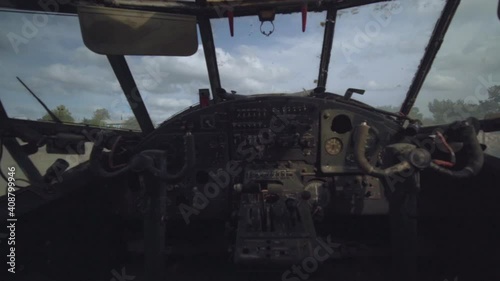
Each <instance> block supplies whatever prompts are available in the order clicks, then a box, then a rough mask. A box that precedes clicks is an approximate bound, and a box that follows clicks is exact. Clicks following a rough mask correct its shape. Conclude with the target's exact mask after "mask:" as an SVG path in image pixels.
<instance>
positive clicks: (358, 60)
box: [212, 0, 445, 111]
mask: <svg viewBox="0 0 500 281" xmlns="http://www.w3.org/2000/svg"><path fill="white" fill-rule="evenodd" d="M444 3H445V1H426V0H420V1H396V2H390V3H377V4H370V5H365V6H362V7H356V8H351V9H344V10H339V11H338V12H337V19H336V23H335V31H334V40H333V47H332V52H331V61H330V67H329V70H328V80H327V87H326V89H327V91H330V92H334V93H338V94H344V92H345V91H346V90H347V89H348V88H361V89H365V90H366V93H365V95H364V96H360V95H354V96H353V98H354V99H357V100H360V101H363V102H365V103H368V104H370V105H373V106H377V107H380V106H385V107H384V108H385V109H389V110H392V111H399V108H400V106H401V104H402V102H403V100H404V98H405V95H406V93H407V91H408V88H409V86H410V84H411V82H412V79H413V77H414V74H415V72H416V70H417V67H418V65H419V63H420V60H421V58H422V56H423V54H424V51H425V47H426V46H427V44H428V42H429V39H430V36H431V34H432V31H433V29H434V26H435V24H436V21H437V19H438V18H439V16H440V15H441V12H442V10H443V7H444ZM325 20H326V12H323V13H309V14H308V18H307V29H306V32H304V33H302V32H301V15H300V14H298V13H296V14H287V15H276V18H275V21H274V28H275V30H274V32H273V33H272V34H271V35H270V36H269V37H267V36H265V35H263V34H261V30H260V26H261V23H260V21H259V19H258V17H256V16H252V17H243V18H236V19H235V21H234V22H235V26H234V37H231V36H230V32H229V26H228V20H227V19H226V18H222V19H213V20H212V28H213V30H214V38H215V44H216V46H217V47H218V50H217V59H218V63H219V72H220V75H221V83H222V86H223V87H226V90H235V91H237V92H238V93H241V94H259V93H294V92H299V91H302V90H303V89H312V88H314V87H316V84H317V79H318V71H319V63H320V57H321V49H322V42H323V36H324V26H325ZM262 29H263V31H265V32H267V31H269V30H271V29H272V25H271V24H270V23H269V22H266V23H264V25H263V26H262Z"/></svg>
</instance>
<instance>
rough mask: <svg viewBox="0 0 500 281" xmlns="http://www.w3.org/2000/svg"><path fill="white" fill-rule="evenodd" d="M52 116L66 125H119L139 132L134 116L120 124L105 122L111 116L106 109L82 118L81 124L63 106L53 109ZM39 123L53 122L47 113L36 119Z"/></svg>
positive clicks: (100, 109)
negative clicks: (66, 123)
mask: <svg viewBox="0 0 500 281" xmlns="http://www.w3.org/2000/svg"><path fill="white" fill-rule="evenodd" d="M51 111H52V113H54V115H55V116H56V117H57V118H59V120H61V121H62V122H68V123H82V124H86V125H91V126H97V127H110V126H113V125H119V126H120V128H123V129H129V130H140V126H139V122H137V119H136V118H135V116H130V117H128V118H127V119H125V121H123V122H122V123H120V124H109V123H108V122H107V121H109V120H110V118H111V115H110V114H109V111H108V110H107V109H106V108H99V109H96V110H95V111H94V113H93V114H92V117H90V118H86V117H85V118H83V119H82V121H81V122H76V121H75V118H74V117H73V115H72V114H71V112H70V111H69V109H68V108H67V107H66V106H64V105H59V106H57V107H56V108H55V109H53V110H51ZM38 120H39V121H53V120H52V117H51V116H50V115H49V114H48V113H47V114H45V115H44V116H42V118H40V119H38Z"/></svg>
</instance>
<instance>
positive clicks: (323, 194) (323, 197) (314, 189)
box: [304, 180, 330, 207]
mask: <svg viewBox="0 0 500 281" xmlns="http://www.w3.org/2000/svg"><path fill="white" fill-rule="evenodd" d="M304 190H306V191H309V193H311V199H310V200H312V201H313V202H316V203H317V204H318V205H320V206H322V207H325V206H326V205H328V202H329V201H330V193H329V192H328V188H326V184H325V182H323V181H320V180H312V181H310V182H308V183H307V185H306V186H305V187H304Z"/></svg>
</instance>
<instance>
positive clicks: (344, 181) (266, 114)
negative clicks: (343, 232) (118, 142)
mask: <svg viewBox="0 0 500 281" xmlns="http://www.w3.org/2000/svg"><path fill="white" fill-rule="evenodd" d="M365 121H366V122H368V123H369V124H370V126H371V127H372V131H371V132H370V137H369V141H368V142H367V144H366V146H367V151H366V153H367V157H368V158H369V159H371V161H372V162H373V163H375V162H377V161H378V157H377V156H378V154H379V152H380V151H381V149H382V148H383V147H384V146H385V145H387V144H389V143H391V142H393V141H394V140H393V138H394V136H395V134H396V132H397V131H398V130H399V128H400V126H399V125H398V124H397V123H396V122H395V121H394V120H393V119H390V118H388V117H386V116H385V115H382V114H380V113H376V112H372V111H368V110H366V109H363V108H360V107H357V106H355V105H350V104H346V103H340V102H336V101H334V100H325V99H319V98H314V97H297V96H286V95H267V96H252V97H248V98H243V99H236V100H230V101H224V102H220V103H218V104H215V105H210V106H206V107H200V106H195V107H192V108H190V109H187V110H186V111H184V112H182V113H180V114H178V115H176V116H174V117H172V118H171V119H169V120H167V121H165V122H164V123H163V124H162V125H161V126H160V127H159V128H158V129H157V130H155V132H154V133H153V134H151V135H150V136H148V137H147V138H146V139H145V140H144V141H143V142H142V144H141V145H140V149H161V150H166V151H167V155H168V156H167V157H168V160H167V161H168V167H167V168H168V169H170V170H171V171H172V172H175V171H176V170H177V169H180V167H182V165H183V161H184V160H183V156H184V155H183V149H182V147H183V136H184V134H185V133H186V132H190V133H191V134H193V136H194V140H195V148H196V164H195V166H194V167H193V168H192V169H191V170H190V172H189V173H190V174H189V175H188V176H187V177H186V179H185V180H184V181H182V182H181V183H179V184H177V185H175V188H178V189H182V192H180V193H181V194H180V195H179V196H177V197H176V198H177V199H176V200H177V202H172V204H173V205H178V204H179V202H184V203H187V204H189V203H192V202H193V196H194V195H195V194H196V192H200V191H201V190H203V188H204V186H207V185H210V184H212V183H214V182H215V183H216V184H217V185H218V186H219V187H222V190H224V191H225V192H222V193H221V194H217V196H214V198H213V199H212V201H221V203H220V204H212V203H210V205H212V206H211V208H215V209H218V210H213V211H214V212H217V213H219V212H223V209H224V208H225V207H227V203H222V202H227V200H228V199H229V197H230V192H226V190H232V189H233V187H234V186H237V185H238V184H246V183H248V182H259V183H261V185H262V186H264V188H266V189H269V190H271V189H273V190H275V191H279V192H281V193H282V194H297V193H298V192H300V190H304V189H306V190H313V191H314V192H312V194H313V197H316V201H317V202H319V201H321V199H320V198H319V197H320V195H319V193H320V191H319V189H318V188H322V187H324V188H327V189H329V190H330V189H331V190H332V192H336V191H337V192H338V193H339V194H343V195H342V196H343V197H345V199H346V200H348V199H349V198H347V197H351V196H353V194H354V193H356V194H357V193H362V194H361V196H360V197H361V198H363V199H362V200H365V199H370V198H372V199H377V198H380V197H381V196H383V191H382V190H381V189H382V188H381V184H380V182H379V181H378V180H376V179H373V178H369V177H368V178H367V177H366V176H363V175H362V173H361V171H360V169H359V167H358V166H357V163H356V162H355V160H354V155H353V132H354V128H355V126H356V125H358V124H360V123H361V122H365ZM362 183H365V184H364V186H363V184H362ZM226 187H231V188H229V189H226ZM175 188H172V189H175ZM368 188H373V192H371V193H370V192H369V194H371V195H370V196H366V195H364V194H367V189H368ZM358 189H359V190H358ZM329 193H330V192H329ZM358 195H359V194H358ZM332 196H333V195H330V194H329V195H328V199H325V200H326V201H330V199H331V197H332ZM356 196H357V195H356ZM325 200H323V201H325ZM349 200H350V199H349ZM326 203H328V202H326ZM337 205H339V204H337ZM217 206H218V207H217ZM347 209H349V210H351V212H352V210H353V208H352V206H350V207H346V210H347ZM359 212H360V213H363V210H359ZM204 213H208V212H204Z"/></svg>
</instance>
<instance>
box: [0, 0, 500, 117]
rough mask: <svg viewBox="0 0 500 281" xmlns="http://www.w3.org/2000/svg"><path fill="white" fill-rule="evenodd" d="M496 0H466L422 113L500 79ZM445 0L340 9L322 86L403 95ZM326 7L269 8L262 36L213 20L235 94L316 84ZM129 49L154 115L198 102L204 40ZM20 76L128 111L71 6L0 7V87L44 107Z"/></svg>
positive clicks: (45, 94) (388, 97)
mask: <svg viewBox="0 0 500 281" xmlns="http://www.w3.org/2000/svg"><path fill="white" fill-rule="evenodd" d="M496 2H497V1H491V0H462V3H461V6H460V7H459V10H458V12H457V14H456V16H455V19H454V20H453V22H452V25H451V27H450V30H449V31H448V34H447V35H446V37H445V40H444V43H443V46H442V48H441V50H440V53H439V54H438V57H437V58H436V61H435V63H434V66H433V68H432V70H431V72H430V74H429V76H428V78H427V81H426V83H425V85H424V88H423V89H422V91H421V94H420V97H419V98H418V99H417V106H419V107H420V109H421V110H422V111H424V113H427V114H428V111H427V110H426V108H427V103H428V102H429V101H431V100H433V99H434V98H438V99H447V98H449V99H458V98H463V99H467V100H468V101H470V102H474V101H475V100H477V99H482V98H484V97H485V93H486V88H485V87H484V86H483V85H486V86H488V85H489V86H492V85H494V84H500V56H499V55H498V53H499V51H498V46H500V21H499V20H498V18H497V17H496V5H498V3H496ZM443 5H444V2H443V1H442V0H436V1H432V0H418V1H399V2H398V1H395V2H391V3H389V4H387V5H386V6H383V5H381V4H376V5H370V6H369V7H365V8H361V9H350V10H345V11H342V12H341V14H340V16H339V18H338V20H337V23H336V30H335V39H334V46H333V50H332V60H331V63H330V69H329V76H328V84H327V90H328V91H331V92H336V93H339V94H343V93H344V92H345V90H346V89H347V88H349V87H353V88H363V89H366V93H365V95H364V96H361V97H360V96H357V98H358V99H360V100H362V101H363V102H366V103H369V104H372V105H376V106H379V105H400V104H401V102H402V101H403V99H404V96H405V94H406V92H407V90H408V87H409V85H410V83H411V80H412V78H413V74H414V72H415V70H416V68H417V66H418V64H419V62H420V59H421V57H422V55H423V50H424V48H425V46H426V44H427V42H428V38H429V36H430V33H431V32H432V29H433V28H434V25H435V22H436V19H437V17H438V16H439V13H440V12H441V9H442V7H443ZM324 18H325V13H322V14H320V13H318V14H310V15H309V16H308V26H307V30H306V32H305V33H302V32H301V22H300V21H301V17H300V14H292V15H277V17H276V20H275V22H274V24H275V32H274V33H273V34H272V35H271V36H269V37H266V36H264V35H262V34H260V31H259V26H260V22H259V21H258V18H257V17H245V18H237V19H235V37H230V36H229V28H228V23H227V19H217V20H213V22H212V26H213V29H214V37H215V43H216V46H217V58H218V64H219V72H220V75H221V81H222V84H223V87H225V88H226V90H236V91H237V92H239V93H242V94H258V93H270V92H285V93H287V92H297V91H300V90H302V89H304V88H305V89H311V88H313V87H314V80H315V79H317V76H318V67H319V55H320V51H321V42H322V39H323V32H324V28H323V27H322V25H321V24H320V23H321V22H322V21H324ZM13 42H14V43H13ZM495 49H496V50H495ZM127 60H128V62H129V64H130V67H131V70H132V73H133V75H134V77H135V79H136V82H137V84H138V86H139V89H140V91H141V93H142V95H143V98H144V100H145V103H146V107H147V109H148V110H149V112H150V114H151V116H152V118H153V120H154V121H155V122H161V121H163V120H164V119H166V118H168V117H169V116H171V115H172V114H174V113H176V112H178V111H180V110H182V109H184V108H186V107H188V106H190V105H192V104H194V103H196V102H197V93H198V89H199V88H209V82H208V75H207V70H206V64H205V61H204V55H203V52H202V49H201V47H199V50H198V52H197V53H196V54H195V55H193V56H191V57H146V56H144V57H141V56H139V57H127ZM16 76H19V77H20V78H21V79H23V80H24V81H25V82H26V83H27V84H28V85H29V86H30V87H31V88H32V90H33V91H34V92H35V93H37V94H38V95H39V96H40V98H42V99H43V100H44V101H45V102H46V103H47V105H48V106H49V108H54V107H56V106H57V105H59V104H64V105H66V106H67V107H68V108H69V109H70V110H71V112H72V113H73V116H74V117H75V118H76V119H77V121H80V120H81V119H82V118H83V117H90V116H91V115H92V112H93V110H95V109H97V108H102V107H104V108H107V109H108V110H109V111H110V112H111V114H112V119H120V118H121V117H122V116H123V118H126V117H128V116H130V115H131V114H132V113H131V111H130V109H129V107H128V104H127V102H126V100H125V98H124V96H123V94H122V92H121V89H120V87H119V84H118V82H117V80H116V77H115V76H114V74H113V72H112V70H111V67H110V66H109V64H108V62H107V60H106V58H105V57H104V56H101V55H97V54H94V53H92V52H91V51H89V50H88V49H87V48H86V47H85V46H84V45H83V42H82V39H81V34H80V29H79V25H78V20H77V18H75V17H68V16H45V15H37V16H34V15H31V14H19V13H2V16H1V17H0V83H1V85H2V89H1V90H0V98H1V100H2V102H3V103H4V106H5V107H6V109H7V112H8V114H9V116H11V117H21V118H30V119H36V118H39V117H41V116H42V115H44V111H43V109H42V108H41V106H40V105H38V104H37V103H36V101H35V100H34V99H33V97H31V96H30V95H29V93H27V91H26V90H25V89H24V88H23V87H22V86H21V85H20V84H19V82H18V81H17V80H16V78H15V77H16ZM495 82H496V83H495Z"/></svg>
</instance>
